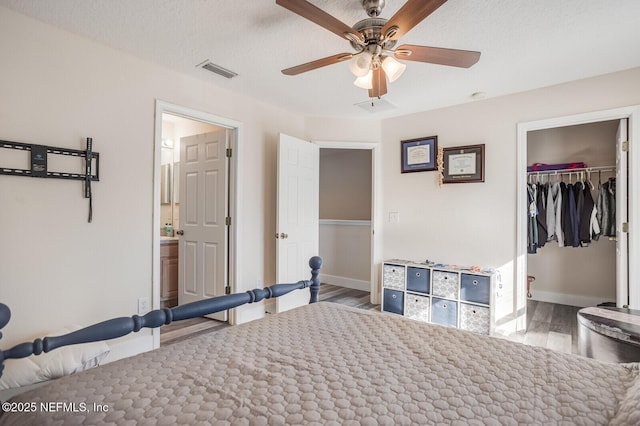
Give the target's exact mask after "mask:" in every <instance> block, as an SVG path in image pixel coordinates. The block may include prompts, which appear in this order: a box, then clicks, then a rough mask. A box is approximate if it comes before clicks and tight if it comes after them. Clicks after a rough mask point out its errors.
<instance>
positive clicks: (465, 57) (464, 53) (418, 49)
mask: <svg viewBox="0 0 640 426" xmlns="http://www.w3.org/2000/svg"><path fill="white" fill-rule="evenodd" d="M405 50H406V51H411V54H410V55H406V54H403V51H405ZM395 57H396V58H398V59H401V60H405V61H417V62H428V63H430V64H439V65H449V66H451V67H460V68H469V67H470V66H472V65H473V64H475V63H476V62H478V60H479V59H480V52H476V51H473V50H457V49H444V48H441V47H429V46H415V45H412V44H403V45H402V46H400V47H398V48H397V49H396V53H395Z"/></svg>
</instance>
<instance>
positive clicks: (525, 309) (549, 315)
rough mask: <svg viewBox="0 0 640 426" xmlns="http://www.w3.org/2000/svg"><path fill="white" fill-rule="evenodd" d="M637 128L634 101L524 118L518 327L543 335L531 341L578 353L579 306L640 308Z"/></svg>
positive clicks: (520, 159) (521, 128) (520, 141)
mask: <svg viewBox="0 0 640 426" xmlns="http://www.w3.org/2000/svg"><path fill="white" fill-rule="evenodd" d="M637 132H638V116H637V109H636V108H633V107H630V108H621V109H618V110H609V111H600V112H594V113H587V114H581V115H576V116H569V117H560V118H555V119H548V120H541V121H537V122H529V123H521V124H519V125H518V166H517V167H518V208H517V211H518V218H517V222H518V233H517V247H518V257H517V262H516V288H517V292H518V295H517V302H516V303H517V305H516V307H517V312H518V316H517V319H518V321H517V329H518V330H519V331H525V330H526V336H531V338H533V339H536V340H537V341H536V342H525V343H531V344H535V345H538V346H546V347H548V348H551V349H556V350H560V351H564V352H573V353H578V351H577V349H578V348H577V345H578V342H577V340H578V339H577V318H576V317H577V315H576V314H577V312H578V310H579V309H581V308H583V307H588V306H598V305H605V306H607V305H608V306H617V307H632V308H635V306H634V302H636V299H637V296H638V294H637V293H638V286H637V285H635V284H633V280H632V279H631V278H632V277H634V276H635V274H636V267H635V265H634V264H629V262H628V260H629V258H630V257H632V256H633V253H635V251H636V249H635V247H636V246H637V240H638V238H637V236H636V235H635V234H629V232H628V230H629V225H628V224H629V222H631V221H632V219H634V218H636V217H637V213H636V210H637V206H636V204H635V203H636V200H635V198H634V197H633V193H634V191H633V182H634V179H635V178H633V176H635V174H634V170H635V169H637V167H630V166H628V165H629V164H631V165H636V164H637V160H638V155H637V154H636V153H635V152H634V151H631V152H630V151H629V145H630V144H632V142H633V140H634V136H637ZM569 189H570V190H571V191H570V192H568V191H569ZM558 194H560V195H558ZM541 195H542V197H541ZM558 196H561V197H563V198H564V203H563V202H562V201H560V200H558V199H556V198H557V197H558ZM569 200H570V201H571V202H570V203H568V201H569ZM549 205H551V206H552V209H548V208H547V207H548V206H549ZM554 213H555V214H554ZM558 217H559V218H560V219H559V220H558V219H557V218H558ZM580 225H582V226H580ZM630 301H631V303H630ZM523 335H524V334H523Z"/></svg>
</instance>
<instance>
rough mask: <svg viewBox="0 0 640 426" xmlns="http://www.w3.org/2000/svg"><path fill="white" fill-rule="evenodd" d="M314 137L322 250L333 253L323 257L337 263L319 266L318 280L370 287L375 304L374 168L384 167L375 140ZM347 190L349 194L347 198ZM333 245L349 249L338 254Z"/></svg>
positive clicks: (378, 212) (377, 245) (377, 235)
mask: <svg viewBox="0 0 640 426" xmlns="http://www.w3.org/2000/svg"><path fill="white" fill-rule="evenodd" d="M315 143H316V144H317V145H319V146H320V173H321V175H320V251H321V255H322V254H323V252H326V253H332V254H330V255H328V258H327V260H329V261H330V262H331V261H332V259H333V260H335V265H327V267H326V268H325V269H323V271H322V272H323V273H322V274H321V280H322V282H326V283H328V284H334V285H338V286H342V287H346V288H351V289H356V290H364V291H368V292H369V293H370V302H371V303H372V304H374V305H378V304H380V290H379V288H378V268H376V266H375V265H376V264H378V263H379V262H380V261H381V259H380V253H381V250H380V244H381V241H380V235H381V233H376V226H377V224H378V218H379V217H381V198H380V197H379V196H378V195H377V188H380V187H381V185H380V182H379V178H380V176H379V175H380V173H379V172H378V173H376V171H380V170H381V169H382V167H381V164H380V161H381V158H380V156H379V155H378V154H379V147H378V144H377V143H360V142H323V141H316V142H315ZM350 168H351V169H352V170H349V169H350ZM353 169H358V170H353ZM323 175H324V177H323ZM341 180H342V181H343V182H344V185H342V187H341V188H340V189H339V190H338V189H336V188H337V186H336V185H338V184H339V182H340V181H341ZM365 192H367V193H365ZM349 194H352V195H351V199H349V201H345V199H344V197H349V196H350V195H349ZM354 194H355V195H354ZM335 247H339V248H340V250H343V251H344V250H347V251H345V252H343V253H342V255H341V254H340V253H337V252H336V251H335V250H333V249H332V248H335ZM356 250H357V252H356Z"/></svg>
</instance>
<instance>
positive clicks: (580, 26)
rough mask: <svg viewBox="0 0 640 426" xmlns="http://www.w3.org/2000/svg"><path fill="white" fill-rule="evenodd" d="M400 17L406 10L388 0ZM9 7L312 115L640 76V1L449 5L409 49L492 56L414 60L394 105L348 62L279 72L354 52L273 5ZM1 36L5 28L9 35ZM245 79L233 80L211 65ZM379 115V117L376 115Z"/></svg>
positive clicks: (356, 9) (403, 108)
mask: <svg viewBox="0 0 640 426" xmlns="http://www.w3.org/2000/svg"><path fill="white" fill-rule="evenodd" d="M310 2H311V3H313V4H315V5H316V6H318V7H319V8H321V9H323V10H324V11H326V12H328V13H330V14H332V15H334V16H335V17H337V18H338V19H340V20H341V21H343V22H344V23H346V24H347V25H349V26H351V25H353V24H354V23H356V22H357V21H359V20H361V19H364V18H366V14H365V12H364V10H363V9H362V8H361V6H360V0H310ZM386 3H387V5H386V7H385V9H384V11H383V13H382V17H384V18H387V19H388V18H390V17H391V16H392V15H393V14H394V13H395V11H397V10H398V9H399V8H400V7H401V6H402V4H403V3H404V0H386ZM0 5H3V6H6V7H8V8H10V9H13V10H16V11H18V12H21V13H24V14H26V15H29V16H32V17H34V18H37V19H39V20H42V21H44V22H47V23H50V24H52V25H54V26H57V27H60V28H63V29H66V30H68V31H70V32H73V33H77V34H81V35H83V36H86V37H88V38H91V39H94V40H96V41H98V42H100V43H103V44H106V45H109V46H111V47H114V48H116V49H120V50H123V51H126V52H129V53H131V54H133V55H135V56H138V57H141V58H144V59H146V60H149V61H152V62H156V63H158V64H162V65H164V66H167V67H170V68H173V69H175V70H178V71H180V72H183V73H185V74H189V75H192V76H194V77H196V78H199V79H203V80H206V81H209V82H211V84H214V85H217V86H221V87H224V88H226V89H229V90H232V91H236V92H240V93H243V94H245V95H248V96H251V97H253V98H256V99H260V100H262V101H265V102H268V103H270V104H273V105H277V106H280V107H283V108H286V109H289V110H294V111H298V112H302V113H304V114H306V115H311V116H342V117H371V118H382V117H388V116H394V115H402V114H407V113H411V112H416V111H423V110H428V109H434V108H439V107H443V106H448V105H454V104H459V103H463V102H471V101H472V100H471V97H470V95H471V94H472V93H474V92H486V94H487V96H488V97H494V96H499V95H504V94H508V93H514V92H520V91H524V90H530V89H534V88H538V87H544V86H549V85H553V84H557V83H562V82H566V81H571V80H577V79H581V78H586V77H590V76H594V75H599V74H605V73H609V72H614V71H619V70H624V69H629V68H633V67H637V66H640V48H638V42H640V25H639V24H638V22H637V21H638V17H640V1H639V0H615V1H612V0H561V1H558V0H449V1H448V2H447V3H445V4H444V5H443V6H441V7H440V8H439V9H438V10H436V11H435V12H434V13H433V14H432V15H430V16H429V17H428V18H427V19H426V20H424V21H423V22H422V23H420V24H418V25H417V26H416V27H415V28H414V29H413V30H411V31H410V32H409V33H407V34H406V35H405V36H404V37H402V38H401V39H400V44H405V43H406V44H418V45H425V46H436V47H446V48H454V49H465V50H477V51H480V52H482V56H481V57H480V61H479V62H478V63H477V64H476V65H474V66H473V67H472V68H469V69H461V68H453V67H446V66H441V65H432V64H424V63H419V62H407V70H406V72H405V73H404V75H403V76H402V77H400V79H399V80H397V81H396V82H394V83H392V84H389V85H388V88H389V93H388V94H387V95H385V96H384V99H385V100H386V101H387V102H389V103H391V104H393V105H394V106H395V107H396V108H392V109H389V108H386V109H385V110H384V111H381V112H374V113H371V112H369V111H367V110H364V109H362V108H359V107H356V106H355V104H356V103H360V102H363V101H366V100H367V99H368V95H367V91H366V90H363V89H359V88H357V87H355V86H354V85H353V80H354V77H353V76H352V75H351V73H350V72H349V70H348V67H347V64H344V63H340V64H335V65H331V66H328V67H324V68H321V69H317V70H314V71H310V72H307V73H305V74H301V75H298V76H285V75H283V74H282V73H281V72H280V70H281V69H284V68H289V67H291V66H295V65H299V64H302V63H305V62H309V61H311V60H315V59H319V58H323V57H326V56H330V55H334V54H336V53H342V52H352V51H353V50H352V48H351V47H350V45H349V43H348V42H347V41H346V40H344V39H342V38H340V37H338V36H336V35H335V34H333V33H331V32H329V31H327V30H325V29H323V28H321V27H319V26H317V25H316V24H314V23H312V22H310V21H307V20H305V19H303V18H301V17H299V16H297V15H295V14H293V13H292V12H289V11H288V10H286V9H284V8H282V7H280V6H278V5H276V4H275V0H234V1H231V0H135V1H132V0H0ZM0 31H1V30H0ZM207 59H209V60H211V61H212V62H214V63H216V64H218V65H220V66H222V67H224V68H227V69H230V70H232V71H234V72H236V73H238V74H239V75H238V77H235V78H234V79H232V80H227V79H225V78H223V77H220V76H217V75H215V74H211V73H209V72H207V71H205V70H202V69H200V68H197V67H196V65H197V64H199V63H201V62H203V61H204V60H207ZM373 110H374V111H375V107H374V108H373Z"/></svg>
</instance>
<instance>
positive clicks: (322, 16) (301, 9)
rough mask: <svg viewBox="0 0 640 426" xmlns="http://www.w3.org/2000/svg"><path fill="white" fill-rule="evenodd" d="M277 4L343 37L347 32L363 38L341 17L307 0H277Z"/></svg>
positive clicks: (360, 38)
mask: <svg viewBox="0 0 640 426" xmlns="http://www.w3.org/2000/svg"><path fill="white" fill-rule="evenodd" d="M276 4H278V5H280V6H282V7H284V8H285V9H289V10H290V11H291V12H293V13H295V14H296V15H300V16H302V17H303V18H306V19H308V20H310V21H311V22H314V23H316V24H318V25H320V26H321V27H323V28H325V29H327V30H329V31H331V32H332V33H334V34H337V35H338V36H340V37H342V38H346V39H347V40H349V38H348V37H345V33H347V34H351V35H353V36H354V37H355V38H356V39H357V40H362V36H361V35H360V34H359V33H357V32H356V31H354V30H353V29H352V28H351V27H350V26H348V25H347V24H345V23H344V22H342V21H340V20H339V19H336V18H334V17H333V16H331V15H329V14H328V13H327V12H325V11H324V10H322V9H320V8H318V7H317V6H314V5H313V4H311V3H309V2H308V1H305V0H276Z"/></svg>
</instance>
